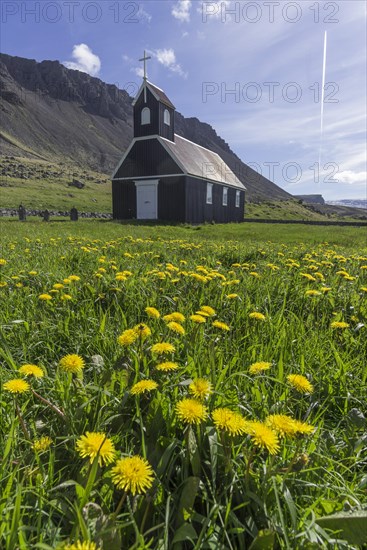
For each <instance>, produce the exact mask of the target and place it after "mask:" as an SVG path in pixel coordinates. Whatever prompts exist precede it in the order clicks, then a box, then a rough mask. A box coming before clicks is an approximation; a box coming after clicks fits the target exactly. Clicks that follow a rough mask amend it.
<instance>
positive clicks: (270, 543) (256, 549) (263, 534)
mask: <svg viewBox="0 0 367 550" xmlns="http://www.w3.org/2000/svg"><path fill="white" fill-rule="evenodd" d="M274 542H275V532H274V531H271V530H270V529H263V530H262V531H259V532H258V534H257V536H256V538H255V539H254V540H253V541H252V543H251V546H250V547H249V549H248V550H273V548H274Z"/></svg>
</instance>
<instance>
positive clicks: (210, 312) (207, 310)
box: [200, 306, 216, 317]
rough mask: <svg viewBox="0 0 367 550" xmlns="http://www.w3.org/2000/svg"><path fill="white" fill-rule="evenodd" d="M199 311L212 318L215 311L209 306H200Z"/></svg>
mask: <svg viewBox="0 0 367 550" xmlns="http://www.w3.org/2000/svg"><path fill="white" fill-rule="evenodd" d="M200 310H201V311H204V312H205V313H206V314H207V315H209V317H213V316H214V315H216V312H215V309H213V308H212V307H210V306H201V307H200Z"/></svg>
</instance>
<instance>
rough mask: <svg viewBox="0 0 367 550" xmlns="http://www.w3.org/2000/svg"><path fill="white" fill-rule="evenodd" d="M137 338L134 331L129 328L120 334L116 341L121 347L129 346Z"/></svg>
mask: <svg viewBox="0 0 367 550" xmlns="http://www.w3.org/2000/svg"><path fill="white" fill-rule="evenodd" d="M138 337H139V336H138V334H137V332H136V331H135V330H134V329H132V328H129V329H127V330H124V332H123V333H122V334H120V336H119V337H118V338H117V341H118V343H119V344H120V345H121V346H130V344H133V343H134V342H135V341H136V340H137V339H138Z"/></svg>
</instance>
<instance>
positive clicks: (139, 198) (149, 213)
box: [135, 180, 158, 220]
mask: <svg viewBox="0 0 367 550" xmlns="http://www.w3.org/2000/svg"><path fill="white" fill-rule="evenodd" d="M135 186H136V217H137V219H138V220H156V219H157V218H158V180H144V181H136V182H135Z"/></svg>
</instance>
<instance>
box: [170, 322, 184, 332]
mask: <svg viewBox="0 0 367 550" xmlns="http://www.w3.org/2000/svg"><path fill="white" fill-rule="evenodd" d="M167 327H168V328H169V329H170V330H172V331H173V332H177V334H185V329H184V328H183V326H182V325H180V323H176V322H175V321H170V322H169V323H167Z"/></svg>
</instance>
